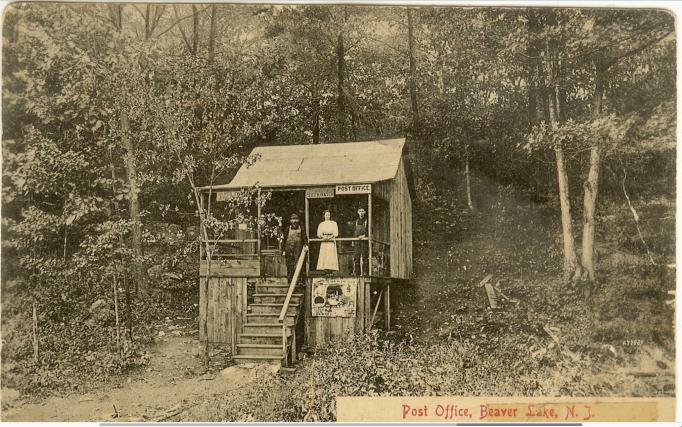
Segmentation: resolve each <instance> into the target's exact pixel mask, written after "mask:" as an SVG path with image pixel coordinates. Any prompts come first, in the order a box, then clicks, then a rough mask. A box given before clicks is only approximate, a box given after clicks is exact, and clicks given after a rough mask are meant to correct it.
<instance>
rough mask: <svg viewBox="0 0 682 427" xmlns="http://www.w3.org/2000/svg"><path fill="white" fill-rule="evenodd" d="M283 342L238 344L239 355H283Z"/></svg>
mask: <svg viewBox="0 0 682 427" xmlns="http://www.w3.org/2000/svg"><path fill="white" fill-rule="evenodd" d="M282 353H283V351H282V344H279V345H277V344H237V354H238V355H249V356H280V357H281V356H282Z"/></svg>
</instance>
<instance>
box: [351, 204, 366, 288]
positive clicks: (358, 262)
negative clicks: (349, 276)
mask: <svg viewBox="0 0 682 427" xmlns="http://www.w3.org/2000/svg"><path fill="white" fill-rule="evenodd" d="M366 213H367V212H366V211H365V208H364V207H362V206H360V207H358V216H357V218H355V222H354V223H353V236H354V237H356V238H358V239H361V240H359V241H355V242H353V272H354V274H355V275H356V276H361V275H366V274H368V269H367V266H368V265H369V262H368V258H369V254H368V253H367V252H368V250H367V248H368V245H367V216H366Z"/></svg>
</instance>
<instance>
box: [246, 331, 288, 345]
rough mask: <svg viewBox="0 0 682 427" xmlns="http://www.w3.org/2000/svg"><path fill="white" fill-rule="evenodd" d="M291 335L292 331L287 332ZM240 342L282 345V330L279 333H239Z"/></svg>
mask: <svg viewBox="0 0 682 427" xmlns="http://www.w3.org/2000/svg"><path fill="white" fill-rule="evenodd" d="M287 336H288V337H291V334H290V333H287ZM239 344H267V345H278V346H280V347H281V346H282V331H281V330H280V331H279V334H267V333H262V334H251V333H249V334H239Z"/></svg>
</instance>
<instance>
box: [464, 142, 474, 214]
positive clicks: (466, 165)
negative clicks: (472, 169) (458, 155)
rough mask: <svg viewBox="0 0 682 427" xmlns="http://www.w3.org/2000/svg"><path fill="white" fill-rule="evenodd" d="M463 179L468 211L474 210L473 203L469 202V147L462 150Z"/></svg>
mask: <svg viewBox="0 0 682 427" xmlns="http://www.w3.org/2000/svg"><path fill="white" fill-rule="evenodd" d="M464 152H465V156H464V178H465V181H466V187H467V188H466V190H467V206H468V207H469V210H470V211H473V210H474V202H473V201H472V200H471V176H470V174H469V145H467V146H466V147H465V148H464Z"/></svg>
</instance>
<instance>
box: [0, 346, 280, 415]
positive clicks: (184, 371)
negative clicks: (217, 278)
mask: <svg viewBox="0 0 682 427" xmlns="http://www.w3.org/2000/svg"><path fill="white" fill-rule="evenodd" d="M200 355H201V347H200V345H199V342H198V341H197V340H196V339H195V338H192V337H183V336H173V335H170V336H167V337H164V338H163V339H162V341H161V342H160V343H158V344H157V345H155V346H154V347H153V348H152V354H151V358H150V363H149V365H148V367H147V368H146V370H144V371H142V372H136V373H132V374H131V375H130V376H129V377H128V378H127V379H124V380H123V381H122V382H120V383H117V384H113V385H110V386H108V387H107V388H102V389H101V390H98V391H95V392H91V393H85V394H78V393H75V394H71V395H69V396H65V397H52V398H48V399H46V400H44V401H42V402H40V403H24V402H21V401H16V402H9V405H11V407H10V408H8V409H7V410H5V411H4V412H3V414H2V421H114V420H115V421H143V420H146V421H153V420H159V421H161V420H162V418H164V417H170V416H176V415H178V414H179V413H181V412H182V411H184V410H187V409H189V408H191V407H192V406H194V405H196V404H198V403H200V402H201V401H202V400H203V399H205V398H208V397H211V396H213V395H217V394H221V393H226V392H229V391H231V390H236V389H238V388H240V387H248V386H249V384H251V383H252V382H253V381H255V380H256V379H257V378H260V376H262V375H272V371H271V370H269V369H270V368H269V367H268V366H265V365H264V366H257V367H254V366H253V365H238V366H233V367H230V368H227V369H225V370H223V371H220V370H217V371H216V372H214V373H210V374H202V372H203V368H202V364H201V360H202V358H201V357H200ZM216 358H220V355H217V356H216V357H214V359H216ZM3 403H4V402H3Z"/></svg>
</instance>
